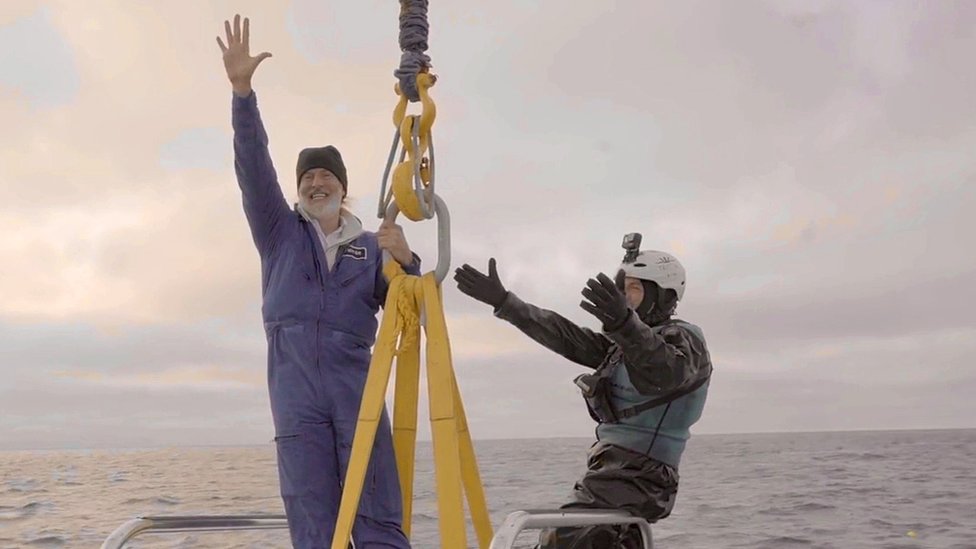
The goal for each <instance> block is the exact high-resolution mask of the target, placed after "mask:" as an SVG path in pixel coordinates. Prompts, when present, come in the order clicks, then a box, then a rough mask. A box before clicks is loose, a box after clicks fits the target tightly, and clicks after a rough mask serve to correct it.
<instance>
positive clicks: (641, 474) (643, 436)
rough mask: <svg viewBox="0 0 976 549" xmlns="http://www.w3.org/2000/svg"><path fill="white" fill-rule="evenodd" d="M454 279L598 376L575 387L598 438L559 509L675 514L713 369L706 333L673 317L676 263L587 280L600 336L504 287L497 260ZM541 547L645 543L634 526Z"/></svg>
mask: <svg viewBox="0 0 976 549" xmlns="http://www.w3.org/2000/svg"><path fill="white" fill-rule="evenodd" d="M637 238H638V241H637V242H638V245H639V235H637ZM625 243H626V240H625ZM625 247H627V246H626V244H625ZM455 280H456V281H457V284H458V289H460V290H461V292H463V293H465V294H467V295H469V296H471V297H473V298H474V299H477V300H479V301H481V302H483V303H486V304H488V305H491V306H492V307H493V308H494V314H495V316H497V317H499V318H501V319H503V320H506V321H508V322H510V323H511V324H513V325H514V326H516V327H517V328H519V329H520V330H521V331H522V332H523V333H525V334H526V335H528V336H529V337H531V338H532V339H534V340H535V341H537V342H538V343H541V344H542V345H544V346H545V347H547V348H548V349H550V350H552V351H555V352H556V353H559V354H560V355H562V356H564V357H566V358H567V359H569V360H571V361H573V362H575V363H577V364H580V365H583V366H586V367H588V368H591V369H593V370H594V371H593V372H592V373H588V374H583V375H580V376H578V377H577V378H576V380H575V381H576V384H577V385H578V386H579V387H580V388H581V389H582V392H583V396H584V398H585V400H586V403H587V407H588V409H589V412H590V415H591V416H592V417H593V419H594V420H596V421H597V428H596V437H597V441H596V443H595V444H594V445H593V446H592V447H591V448H590V451H589V455H588V459H587V472H586V473H585V474H584V475H583V477H582V478H581V479H580V480H579V481H578V482H576V484H575V486H574V488H573V493H572V499H571V501H570V502H569V503H566V504H565V505H563V506H562V508H563V509H573V508H576V509H580V508H583V509H614V510H625V511H627V512H629V513H631V514H632V515H635V516H638V517H642V518H644V519H646V520H648V521H650V522H656V521H658V520H660V519H663V518H665V517H667V516H668V515H670V514H671V511H672V509H673V507H674V504H675V498H676V496H677V493H678V464H679V462H680V459H681V454H682V452H683V450H684V448H685V443H686V441H687V440H688V438H689V437H690V433H689V428H690V427H691V425H692V424H694V423H695V422H696V421H698V419H699V418H700V417H701V414H702V410H703V409H704V406H705V399H706V395H707V392H708V386H709V381H710V379H711V373H712V364H711V360H710V358H709V354H708V350H707V348H706V345H705V338H704V335H703V333H702V331H701V329H700V328H698V327H697V326H695V325H693V324H690V323H688V322H685V321H683V320H679V319H676V318H672V315H673V314H674V311H675V308H676V306H677V303H678V301H679V300H680V299H681V297H682V296H683V294H684V287H685V271H684V268H683V267H682V266H681V264H680V263H679V262H678V260H677V259H675V258H674V256H672V255H671V254H668V253H664V252H659V251H654V250H645V251H641V252H637V250H636V249H632V250H630V251H629V252H628V254H627V256H626V257H625V260H624V262H623V264H621V266H620V268H619V269H618V272H617V274H616V277H615V280H611V279H610V278H609V277H608V276H607V275H605V274H603V273H600V274H599V275H598V276H597V277H596V278H593V279H590V280H589V281H588V282H587V283H586V286H585V288H584V289H583V291H582V293H583V296H584V298H585V299H584V300H583V301H582V302H581V303H580V306H581V307H582V308H583V309H584V310H586V311H587V312H589V313H590V314H592V315H593V316H595V317H596V318H597V319H598V320H599V321H600V323H601V325H602V332H595V331H593V330H590V329H587V328H583V327H580V326H577V325H576V324H574V323H573V322H571V321H569V320H567V319H566V318H564V317H562V316H560V315H559V314H557V313H554V312H552V311H549V310H545V309H542V308H539V307H536V306H535V305H531V304H529V303H526V302H524V301H522V300H521V299H519V298H518V297H517V296H516V295H515V294H514V293H512V292H510V291H507V290H506V289H505V287H504V286H503V285H502V283H501V281H500V279H499V277H498V273H497V270H496V262H495V260H494V258H492V259H490V260H489V263H488V274H487V275H485V274H483V273H481V272H480V271H478V270H477V269H475V268H473V267H471V266H470V265H467V264H466V265H464V266H462V267H461V268H459V269H457V270H456V272H455ZM538 547H540V548H543V549H556V548H558V549H602V548H616V547H625V548H630V547H635V548H636V547H641V541H640V535H639V532H638V531H637V529H636V528H634V527H633V526H631V527H624V526H609V525H608V526H593V527H582V528H580V527H576V528H557V529H548V530H544V531H543V532H542V534H541V535H540V544H539V546H538Z"/></svg>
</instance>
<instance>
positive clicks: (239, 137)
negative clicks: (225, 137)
mask: <svg viewBox="0 0 976 549" xmlns="http://www.w3.org/2000/svg"><path fill="white" fill-rule="evenodd" d="M231 111H232V117H231V118H232V122H233V127H234V170H235V171H236V173H237V183H238V185H239V186H240V188H241V193H242V198H243V203H244V214H245V216H246V217H247V223H248V226H249V227H250V228H251V236H252V238H253V239H254V244H255V246H257V249H258V252H259V253H260V254H261V255H262V256H264V257H267V256H269V255H271V254H272V253H273V252H274V249H275V247H276V244H277V242H279V241H280V238H281V233H282V231H283V227H284V223H283V221H284V220H285V219H286V218H287V216H288V215H290V214H291V210H290V209H289V208H288V203H287V202H286V201H285V196H284V194H282V192H281V186H280V185H279V184H278V175H277V173H275V168H274V164H273V163H272V161H271V154H270V153H269V151H268V134H267V132H266V131H265V129H264V124H263V123H262V122H261V115H260V113H259V112H258V105H257V96H256V94H255V93H254V92H253V91H252V92H251V95H249V96H248V97H240V96H238V95H236V94H235V95H234V98H233V104H232V109H231Z"/></svg>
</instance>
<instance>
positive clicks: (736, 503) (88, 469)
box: [0, 430, 976, 549]
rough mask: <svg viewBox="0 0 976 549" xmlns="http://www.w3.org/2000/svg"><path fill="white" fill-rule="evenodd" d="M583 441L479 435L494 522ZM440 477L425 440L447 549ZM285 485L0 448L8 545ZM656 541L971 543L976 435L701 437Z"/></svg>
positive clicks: (247, 459) (72, 540) (255, 504)
mask: <svg viewBox="0 0 976 549" xmlns="http://www.w3.org/2000/svg"><path fill="white" fill-rule="evenodd" d="M590 443H591V441H590V440H586V439H547V440H491V441H478V442H476V451H477V454H478V460H479V467H480V470H481V475H482V480H483V482H484V485H485V490H486V494H487V498H488V505H489V508H490V512H491V517H492V522H493V524H494V525H495V526H496V527H497V525H498V524H500V523H501V521H502V520H503V519H504V517H505V516H506V515H507V514H508V513H509V512H511V511H514V510H516V509H533V508H535V509H538V508H551V507H556V506H558V505H559V504H560V503H562V502H563V501H564V500H565V499H566V497H567V495H568V493H569V491H570V489H571V487H572V485H573V482H574V480H575V479H576V478H577V477H578V476H579V475H580V474H582V472H583V471H584V468H585V454H586V450H587V448H588V446H589V445H590ZM432 469H433V464H432V462H431V459H430V444H429V443H420V444H418V463H417V467H416V473H417V477H416V478H417V480H416V488H415V492H416V500H415V504H414V505H415V506H414V535H413V544H414V547H418V548H426V547H431V548H433V547H438V546H439V541H438V534H437V521H436V516H437V513H436V500H435V497H436V494H435V493H434V492H433V483H432ZM277 490H278V488H277V474H276V472H275V465H274V447H273V445H271V444H269V445H267V446H261V447H245V448H170V449H154V450H92V451H60V452H0V548H13V547H25V548H60V547H98V546H99V545H100V544H101V542H102V541H103V540H104V539H105V537H107V536H108V535H109V534H110V533H111V532H112V530H114V529H115V528H116V527H117V526H119V525H120V524H122V523H123V522H125V521H126V520H128V519H129V518H132V517H134V516H137V515H179V514H244V513H247V514H254V513H282V512H283V511H282V506H281V503H280V500H279V499H278V492H277ZM654 534H655V542H656V543H655V546H656V547H658V548H664V549H676V548H726V547H742V548H745V547H749V548H780V547H783V548H794V547H803V548H819V547H842V548H858V547H885V548H887V547H892V548H900V547H904V548H921V547H926V548H928V547H931V548H970V549H972V548H976V430H947V431H888V432H842V433H801V434H764V435H711V436H694V437H693V438H692V440H691V442H690V443H689V446H688V449H687V451H686V453H685V457H684V460H683V462H682V468H681V485H680V491H679V496H678V502H677V506H676V508H675V512H674V513H673V514H672V516H671V517H669V518H668V519H665V520H664V521H661V522H659V523H658V524H656V525H655V526H654ZM536 536H537V532H530V533H528V534H526V535H524V536H522V537H521V538H520V541H522V540H523V539H524V541H525V543H524V546H526V547H528V546H530V544H531V542H532V541H533V540H534V538H535V537H536ZM473 540H474V538H473V536H469V545H471V546H474V542H473ZM288 545H289V543H288V535H287V532H286V531H285V530H271V531H260V532H249V533H193V534H185V533H182V534H165V535H162V534H154V535H145V536H141V537H138V538H136V540H134V541H133V543H132V544H131V545H130V546H131V547H142V548H191V547H242V548H251V547H254V548H257V547H288Z"/></svg>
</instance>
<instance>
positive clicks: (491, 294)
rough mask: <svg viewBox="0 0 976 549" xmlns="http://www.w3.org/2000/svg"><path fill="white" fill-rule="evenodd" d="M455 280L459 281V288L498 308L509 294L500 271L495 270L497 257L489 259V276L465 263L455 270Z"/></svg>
mask: <svg viewBox="0 0 976 549" xmlns="http://www.w3.org/2000/svg"><path fill="white" fill-rule="evenodd" d="M454 280H455V281H457V284H458V289H459V290H461V291H462V292H464V293H465V294H467V295H469V296H471V297H473V298H475V299H477V300H478V301H480V302H482V303H487V304H488V305H491V306H492V307H494V308H496V309H497V308H498V307H500V306H501V304H502V303H503V302H504V301H505V298H506V297H507V296H508V291H507V290H506V289H505V286H503V285H502V282H501V281H500V280H499V279H498V271H496V270H495V258H491V259H489V260H488V275H487V276H486V275H485V274H484V273H482V272H481V271H479V270H478V269H475V268H474V267H472V266H471V265H468V264H467V263H465V264H464V265H463V266H461V267H460V268H458V269H457V270H455V271H454Z"/></svg>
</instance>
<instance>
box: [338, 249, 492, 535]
mask: <svg viewBox="0 0 976 549" xmlns="http://www.w3.org/2000/svg"><path fill="white" fill-rule="evenodd" d="M383 270H384V274H385V275H386V277H387V279H388V280H390V288H389V293H388V295H387V298H386V307H385V311H384V314H383V321H382V323H381V326H380V330H379V334H378V336H377V341H376V347H375V349H374V353H373V358H372V361H371V363H370V366H369V373H368V375H367V377H366V387H365V390H364V393H363V399H362V404H361V406H360V411H359V421H358V423H357V425H356V434H355V436H354V437H353V445H352V455H351V457H350V460H349V469H348V471H347V472H346V477H345V483H344V489H343V493H342V500H341V502H340V505H339V519H338V522H337V524H336V531H335V537H334V538H333V540H332V549H346V547H347V544H348V542H349V538H350V535H351V533H352V526H353V523H354V521H355V514H356V513H355V511H356V509H357V508H358V506H359V498H360V494H361V493H362V488H363V481H364V478H365V476H366V469H367V466H368V463H369V458H370V453H371V450H372V447H373V441H374V439H375V436H376V428H377V425H378V424H379V419H380V414H382V411H383V403H384V395H385V393H386V388H387V386H388V384H389V380H390V372H391V369H392V363H393V357H394V356H397V376H396V388H395V392H394V399H395V400H394V421H393V440H394V449H395V452H396V461H397V468H398V470H399V474H400V486H401V490H402V496H403V513H404V517H403V518H404V520H403V528H404V532H405V533H407V535H408V536H409V535H410V526H411V520H410V519H411V514H412V503H413V474H414V458H415V448H416V439H417V406H418V391H419V385H420V384H419V380H420V322H419V320H420V318H421V313H422V312H423V313H426V335H427V391H428V397H429V401H430V423H431V435H432V437H433V450H434V470H435V478H436V487H437V504H438V515H439V517H440V520H439V522H440V537H441V547H444V548H450V549H455V548H457V549H463V548H465V547H467V542H466V529H465V524H464V498H463V496H464V494H463V493H462V492H464V493H466V495H467V500H468V508H469V510H470V512H471V520H472V523H473V525H474V529H475V532H476V534H477V537H478V545H479V547H482V548H487V547H488V546H489V544H490V543H491V538H492V528H491V520H490V518H489V516H488V507H487V505H486V503H485V494H484V489H483V487H482V484H481V477H480V474H479V472H478V464H477V459H476V457H475V453H474V446H473V444H472V441H471V434H470V432H469V431H468V426H467V421H466V419H465V416H464V406H463V404H462V401H461V393H460V391H459V389H458V385H457V379H456V377H455V375H454V367H453V364H452V362H451V347H450V341H449V340H448V335H447V323H446V321H445V318H444V310H443V304H442V301H441V291H440V286H439V285H438V284H437V280H436V278H435V276H434V273H432V272H430V273H427V274H426V275H424V276H423V277H416V276H411V275H407V274H405V273H404V272H403V269H402V268H401V267H400V265H399V264H398V263H396V262H395V261H388V262H387V263H386V265H384V268H383ZM398 342H399V348H398V345H397V343H398Z"/></svg>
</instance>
